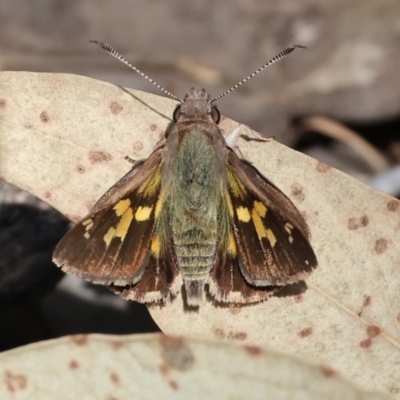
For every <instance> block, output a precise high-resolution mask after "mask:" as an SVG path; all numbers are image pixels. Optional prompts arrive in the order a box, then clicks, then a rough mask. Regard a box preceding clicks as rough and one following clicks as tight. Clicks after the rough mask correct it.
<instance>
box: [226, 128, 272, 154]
mask: <svg viewBox="0 0 400 400" xmlns="http://www.w3.org/2000/svg"><path fill="white" fill-rule="evenodd" d="M242 129H243V130H245V132H246V133H245V136H247V137H248V138H249V139H250V140H258V141H261V142H269V141H271V140H275V138H274V137H273V136H272V137H269V138H266V137H264V136H262V135H261V134H259V133H258V132H255V131H253V130H252V129H251V128H249V127H248V126H247V125H244V124H238V126H237V127H236V128H235V129H234V130H233V131H232V132H231V133H230V134H229V135H228V136H227V137H226V138H225V143H226V144H227V146H229V147H230V148H232V149H233V150H234V151H235V153H236V154H237V155H238V156H239V157H242V154H241V151H240V150H239V147H238V146H237V145H236V144H235V143H236V140H237V138H238V137H239V136H241V135H243V133H242V132H241V131H242Z"/></svg>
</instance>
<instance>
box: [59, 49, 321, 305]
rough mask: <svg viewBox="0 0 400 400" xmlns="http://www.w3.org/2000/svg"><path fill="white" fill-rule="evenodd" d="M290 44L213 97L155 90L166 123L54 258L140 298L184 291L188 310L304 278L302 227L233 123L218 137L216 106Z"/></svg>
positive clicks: (311, 265) (308, 264)
mask: <svg viewBox="0 0 400 400" xmlns="http://www.w3.org/2000/svg"><path fill="white" fill-rule="evenodd" d="M96 43H98V44H99V45H100V46H101V47H102V48H103V49H105V50H106V51H108V52H109V53H110V54H111V55H113V56H115V57H116V58H118V59H120V60H121V61H123V62H124V63H125V64H128V65H129V66H131V65H130V64H129V63H128V62H127V61H126V60H125V59H123V58H122V56H120V55H119V54H118V53H117V52H116V51H115V50H114V49H112V48H111V47H109V46H108V45H106V44H104V43H102V42H96ZM296 47H300V46H292V47H289V48H288V49H285V50H284V51H283V52H281V53H279V54H278V55H277V56H276V57H274V58H273V59H272V60H271V61H270V62H269V63H267V64H265V65H264V66H263V67H261V68H260V69H259V70H257V71H256V72H255V73H253V74H252V75H250V76H248V77H247V78H245V79H244V80H243V81H241V82H240V83H239V84H237V85H235V86H234V87H232V88H231V89H229V90H227V91H226V92H224V93H222V94H221V95H219V96H217V97H216V98H214V99H212V100H210V96H209V95H208V94H207V93H206V91H205V90H204V89H203V90H201V91H199V92H197V91H195V90H194V89H193V88H192V89H191V90H190V91H189V93H188V94H187V95H186V96H185V98H184V99H183V100H179V99H178V98H176V97H175V96H174V95H172V94H170V93H169V92H167V91H166V90H165V89H162V88H161V89H162V90H163V91H164V92H165V93H167V94H168V95H170V96H171V97H173V98H174V99H175V100H177V101H179V104H178V106H177V107H176V109H175V111H174V115H173V121H174V124H173V126H172V127H171V128H170V129H168V130H167V131H166V134H165V138H164V139H163V140H161V142H159V143H158V144H157V145H156V147H155V149H154V150H153V152H152V153H151V154H150V156H149V157H148V158H147V159H146V160H142V161H138V162H134V165H133V167H132V169H131V170H130V171H129V172H128V173H127V174H126V175H125V176H124V177H123V178H122V179H120V180H119V181H118V182H117V183H116V184H115V185H113V186H112V187H111V188H110V189H109V190H108V191H107V192H106V193H105V194H104V195H103V196H102V197H101V198H100V200H99V201H98V202H97V203H96V205H95V206H94V207H93V209H92V210H91V211H90V212H89V214H88V215H87V216H86V217H85V218H83V219H82V220H81V221H80V222H79V223H78V224H76V225H75V226H74V227H73V228H72V229H71V230H70V231H69V232H68V233H67V234H66V235H65V236H64V238H63V239H62V240H61V241H60V243H59V244H58V245H57V247H56V249H55V251H54V256H53V261H54V262H55V263H56V264H57V265H58V266H59V267H61V268H62V269H63V270H64V271H66V272H68V273H72V274H74V275H77V276H79V277H82V278H84V279H86V280H89V281H92V282H93V283H97V284H102V285H107V286H108V287H109V288H110V289H111V290H112V291H114V292H115V293H117V294H118V295H119V296H121V297H123V298H125V299H129V300H136V301H138V302H142V303H152V302H167V301H170V300H171V299H172V298H173V297H174V296H176V295H177V294H178V293H179V292H180V291H181V290H182V287H183V288H184V290H183V295H184V297H185V299H186V303H187V305H188V306H190V307H198V306H200V305H201V303H202V302H203V301H204V299H205V294H206V293H208V294H209V295H211V297H212V298H213V299H214V300H215V301H217V302H224V303H254V302H258V301H262V300H264V299H266V298H268V297H269V296H271V295H272V294H273V293H275V292H276V291H277V290H279V288H281V287H283V286H285V285H288V284H292V283H294V282H298V281H301V280H304V279H305V278H306V277H307V276H308V275H309V274H310V273H311V272H312V271H313V270H314V269H315V268H316V266H317V259H316V256H315V253H314V251H313V248H312V246H311V244H310V241H309V238H310V231H309V228H308V226H307V223H306V222H305V220H304V218H303V217H302V215H301V213H300V212H299V210H298V209H297V208H296V206H295V205H294V204H293V203H292V202H291V200H290V199H289V198H288V197H287V196H286V195H285V194H284V193H283V192H282V191H281V190H279V189H278V188H277V187H276V186H275V185H274V184H273V183H272V182H271V181H269V180H268V179H267V178H266V177H264V176H263V175H262V174H261V173H260V172H259V171H258V170H257V169H256V168H255V167H254V166H253V165H252V164H251V163H249V162H248V161H246V160H244V159H242V157H241V154H240V152H239V151H238V149H236V148H235V146H233V144H232V143H234V139H235V137H236V136H237V135H238V134H239V131H240V126H239V127H238V128H237V129H235V130H234V131H233V132H232V133H231V134H230V135H229V136H228V137H227V138H224V136H223V132H222V131H221V129H220V128H219V127H218V123H219V120H220V113H219V111H218V109H217V107H216V106H215V105H214V102H215V100H217V99H219V98H221V97H222V96H224V95H226V94H228V93H230V92H231V91H233V90H234V89H236V87H238V86H240V85H241V84H242V83H243V82H245V81H246V80H248V79H250V78H251V77H252V76H254V75H255V74H257V73H258V72H260V71H261V70H262V69H264V68H266V66H268V65H270V64H272V63H274V62H276V61H278V60H279V59H281V58H283V57H284V56H286V55H287V54H289V53H290V52H291V51H293V50H294V49H295V48H296ZM131 67H132V68H134V69H135V70H137V69H136V68H135V67H133V66H131ZM138 72H139V73H141V72H140V71H138ZM141 74H142V73H141ZM142 75H144V74H142ZM146 78H147V77H146ZM147 79H149V80H150V78H147ZM150 81H151V82H153V83H154V84H155V85H156V86H157V87H160V86H159V85H158V84H156V83H155V82H154V81H152V80H150Z"/></svg>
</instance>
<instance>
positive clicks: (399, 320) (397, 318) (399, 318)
mask: <svg viewBox="0 0 400 400" xmlns="http://www.w3.org/2000/svg"><path fill="white" fill-rule="evenodd" d="M396 320H397V322H399V323H400V312H399V313H397V317H396Z"/></svg>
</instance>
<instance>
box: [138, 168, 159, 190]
mask: <svg viewBox="0 0 400 400" xmlns="http://www.w3.org/2000/svg"><path fill="white" fill-rule="evenodd" d="M160 182H161V168H158V169H157V171H155V172H154V174H153V175H151V176H149V177H148V178H147V179H146V180H145V181H144V182H143V183H142V185H141V186H140V187H139V189H138V193H143V195H144V196H145V197H150V196H153V195H154V194H155V192H156V190H157V189H158V188H159V186H160Z"/></svg>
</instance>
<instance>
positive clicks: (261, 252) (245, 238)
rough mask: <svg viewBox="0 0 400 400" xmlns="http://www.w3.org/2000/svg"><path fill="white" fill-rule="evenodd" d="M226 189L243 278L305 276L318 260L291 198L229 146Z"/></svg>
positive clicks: (283, 280)
mask: <svg viewBox="0 0 400 400" xmlns="http://www.w3.org/2000/svg"><path fill="white" fill-rule="evenodd" d="M228 190H229V195H230V201H231V203H232V209H233V213H232V214H233V215H232V218H233V225H234V229H233V230H234V235H235V240H236V245H237V253H238V262H239V267H240V270H241V272H242V274H243V276H244V278H245V279H246V281H247V282H248V283H249V284H251V285H254V286H272V285H278V286H281V285H286V284H290V283H293V282H297V281H299V280H302V279H304V278H306V277H307V276H308V275H309V273H310V272H311V271H312V270H313V269H314V268H315V267H316V266H317V260H316V257H315V254H314V251H313V249H312V247H311V245H310V243H309V240H308V228H307V225H306V223H305V221H304V219H303V218H302V216H301V214H300V213H299V211H298V210H297V208H296V207H295V206H294V204H293V203H292V202H291V201H290V200H289V199H288V198H287V197H286V196H285V195H284V194H283V193H282V192H280V191H278V189H276V187H275V186H273V185H272V184H271V183H270V182H268V181H267V180H266V179H265V178H264V177H263V176H262V175H261V174H260V173H259V172H258V171H257V170H256V169H255V168H254V167H252V166H251V165H250V164H248V163H246V162H243V161H241V160H239V158H238V157H237V156H236V154H234V153H233V152H231V153H230V155H229V158H228ZM278 210H279V211H278ZM282 214H283V215H284V216H283V215H282Z"/></svg>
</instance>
